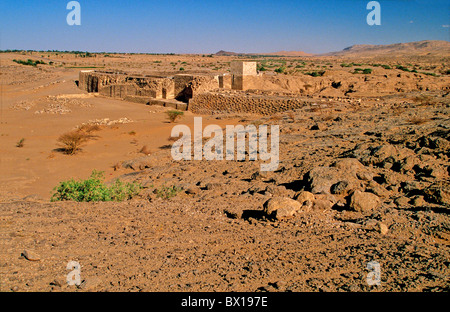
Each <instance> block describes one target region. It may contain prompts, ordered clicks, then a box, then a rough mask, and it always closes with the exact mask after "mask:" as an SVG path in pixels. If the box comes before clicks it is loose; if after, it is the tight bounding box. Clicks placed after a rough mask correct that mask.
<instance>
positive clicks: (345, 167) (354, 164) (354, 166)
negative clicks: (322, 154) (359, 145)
mask: <svg viewBox="0 0 450 312" xmlns="http://www.w3.org/2000/svg"><path fill="white" fill-rule="evenodd" d="M331 167H334V168H336V169H339V170H342V171H345V172H352V173H355V174H356V172H360V171H364V170H366V168H365V167H364V165H363V164H361V163H360V162H359V160H358V159H356V158H342V159H339V160H336V161H335V162H334V163H333V164H332V165H331Z"/></svg>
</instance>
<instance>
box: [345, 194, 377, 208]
mask: <svg viewBox="0 0 450 312" xmlns="http://www.w3.org/2000/svg"><path fill="white" fill-rule="evenodd" d="M379 204H380V198H379V197H378V196H377V195H375V194H373V193H368V192H361V191H359V190H356V191H355V192H353V194H352V196H351V197H350V204H349V207H350V209H351V210H353V211H361V212H368V211H371V210H374V209H376V208H377V207H378V206H379Z"/></svg>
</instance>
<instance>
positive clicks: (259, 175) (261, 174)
mask: <svg viewBox="0 0 450 312" xmlns="http://www.w3.org/2000/svg"><path fill="white" fill-rule="evenodd" d="M268 178H269V174H268V172H265V171H256V172H254V173H253V174H252V176H251V177H250V179H251V180H264V179H268Z"/></svg>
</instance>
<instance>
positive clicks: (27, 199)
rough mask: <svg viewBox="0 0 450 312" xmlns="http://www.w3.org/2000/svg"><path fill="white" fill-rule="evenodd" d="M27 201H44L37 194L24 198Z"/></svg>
mask: <svg viewBox="0 0 450 312" xmlns="http://www.w3.org/2000/svg"><path fill="white" fill-rule="evenodd" d="M23 200H25V201H42V200H43V199H42V197H41V196H39V195H37V194H31V195H28V196H25V197H24V198H23Z"/></svg>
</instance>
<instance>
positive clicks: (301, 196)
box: [294, 191, 316, 205]
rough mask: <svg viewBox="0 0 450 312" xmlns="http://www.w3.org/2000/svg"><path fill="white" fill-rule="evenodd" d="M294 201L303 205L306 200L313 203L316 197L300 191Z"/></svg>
mask: <svg viewBox="0 0 450 312" xmlns="http://www.w3.org/2000/svg"><path fill="white" fill-rule="evenodd" d="M294 199H295V200H296V201H298V202H299V203H301V204H302V205H303V204H305V202H306V201H308V200H309V201H311V202H312V203H313V202H314V201H315V200H316V197H315V196H314V194H313V193H310V192H307V191H301V192H299V193H297V194H296V195H295V197H294Z"/></svg>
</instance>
